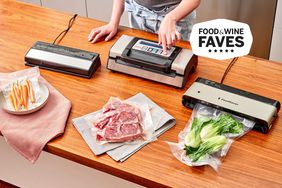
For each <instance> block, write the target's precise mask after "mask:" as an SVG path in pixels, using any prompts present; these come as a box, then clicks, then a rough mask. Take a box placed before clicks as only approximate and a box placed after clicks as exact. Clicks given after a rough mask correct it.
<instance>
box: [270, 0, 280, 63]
mask: <svg viewBox="0 0 282 188" xmlns="http://www.w3.org/2000/svg"><path fill="white" fill-rule="evenodd" d="M281 47H282V0H278V4H277V9H276V16H275V23H274V30H273V35H272V42H271V50H270V58H269V59H270V60H273V61H278V62H281V63H282V50H281Z"/></svg>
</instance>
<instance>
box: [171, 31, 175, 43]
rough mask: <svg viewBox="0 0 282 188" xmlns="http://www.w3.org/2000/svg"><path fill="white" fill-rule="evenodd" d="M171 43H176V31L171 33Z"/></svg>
mask: <svg viewBox="0 0 282 188" xmlns="http://www.w3.org/2000/svg"><path fill="white" fill-rule="evenodd" d="M171 44H172V46H174V45H175V33H174V32H173V33H172V34H171Z"/></svg>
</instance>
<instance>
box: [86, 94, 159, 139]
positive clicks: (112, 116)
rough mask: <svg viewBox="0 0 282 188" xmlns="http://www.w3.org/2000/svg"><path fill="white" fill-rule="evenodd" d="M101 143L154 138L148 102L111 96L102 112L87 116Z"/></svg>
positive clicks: (94, 133)
mask: <svg viewBox="0 0 282 188" xmlns="http://www.w3.org/2000/svg"><path fill="white" fill-rule="evenodd" d="M86 120H88V121H90V123H91V124H92V125H93V128H92V131H93V135H96V141H97V142H98V143H99V144H105V143H114V142H129V143H136V142H138V141H142V142H143V141H144V140H151V139H153V133H154V128H155V127H154V126H153V122H152V118H151V113H150V108H149V105H148V104H137V103H132V102H128V101H121V100H120V99H119V98H114V97H111V98H110V99H109V101H108V102H107V104H105V105H104V106H103V108H102V110H101V112H100V113H98V114H96V115H90V116H87V117H86Z"/></svg>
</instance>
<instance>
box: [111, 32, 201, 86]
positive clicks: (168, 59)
mask: <svg viewBox="0 0 282 188" xmlns="http://www.w3.org/2000/svg"><path fill="white" fill-rule="evenodd" d="M197 60H198V58H197V56H196V55H194V54H193V53H192V51H191V50H188V49H182V48H180V47H177V46H173V47H171V48H170V49H168V53H167V54H166V55H165V54H163V50H162V46H160V45H158V44H157V43H156V42H154V41H150V40H145V39H141V38H137V37H131V36H127V35H122V36H121V37H120V38H119V39H118V40H117V41H116V43H115V44H114V45H113V46H112V48H111V49H110V52H109V58H108V63H107V68H108V69H110V70H112V71H117V72H122V73H125V74H129V75H133V76H137V77H141V78H145V79H149V80H153V81H157V82H160V83H164V84H168V85H171V86H175V87H179V88H182V87H183V86H184V85H185V84H186V81H187V78H188V75H189V73H190V72H191V71H194V70H195V68H196V66H197V63H198V61H197Z"/></svg>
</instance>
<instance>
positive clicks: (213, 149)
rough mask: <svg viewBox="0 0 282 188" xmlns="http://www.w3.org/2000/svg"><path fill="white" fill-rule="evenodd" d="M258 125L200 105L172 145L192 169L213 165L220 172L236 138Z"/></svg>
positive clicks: (179, 158)
mask: <svg viewBox="0 0 282 188" xmlns="http://www.w3.org/2000/svg"><path fill="white" fill-rule="evenodd" d="M254 124H255V122H253V121H251V120H248V119H245V118H242V117H238V116H235V115H232V114H229V113H226V112H223V111H220V110H217V109H215V108H212V107H208V106H205V105H202V104H197V105H196V106H195V107H194V110H193V113H192V116H191V118H190V120H189V122H188V124H187V125H186V127H185V128H184V130H183V131H181V132H180V133H179V135H178V137H179V142H178V143H171V142H168V144H169V146H170V149H171V151H172V153H173V155H174V156H175V157H176V158H177V159H178V160H179V161H181V162H182V163H184V164H187V165H189V166H202V165H210V166H211V167H212V168H213V169H215V170H216V171H217V170H218V167H219V165H220V164H221V158H222V157H224V156H225V155H226V154H227V152H228V149H229V147H230V146H231V144H232V142H233V140H234V139H236V138H239V137H241V136H243V135H244V134H246V133H247V132H248V131H250V130H251V129H252V128H253V126H254Z"/></svg>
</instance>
